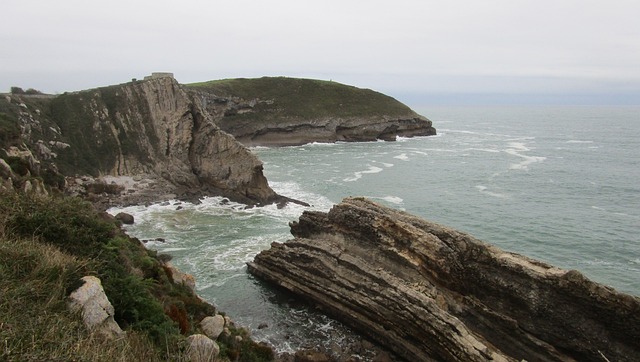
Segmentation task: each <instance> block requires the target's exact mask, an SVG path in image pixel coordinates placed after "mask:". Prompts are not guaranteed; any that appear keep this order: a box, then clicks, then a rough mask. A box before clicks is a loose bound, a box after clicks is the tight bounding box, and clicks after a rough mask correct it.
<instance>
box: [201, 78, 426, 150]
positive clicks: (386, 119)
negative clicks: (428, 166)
mask: <svg viewBox="0 0 640 362" xmlns="http://www.w3.org/2000/svg"><path fill="white" fill-rule="evenodd" d="M301 81H304V80H301ZM189 92H190V93H191V94H193V96H194V98H197V99H199V100H200V101H201V103H202V104H203V105H204V106H205V108H206V109H207V111H208V112H209V114H211V115H212V117H213V120H214V122H215V123H216V125H218V126H219V127H220V128H221V129H222V130H224V131H225V132H228V133H230V134H232V135H233V136H234V137H235V138H236V139H237V140H238V141H240V142H241V143H242V144H244V145H245V146H249V147H254V146H295V145H302V144H306V143H313V142H321V143H333V142H338V141H343V142H368V141H376V140H384V141H395V140H396V138H397V137H414V136H432V135H435V134H436V129H435V128H434V127H433V125H432V122H431V121H430V120H428V119H427V118H425V117H423V116H420V115H419V114H417V113H415V112H414V111H412V110H411V109H409V108H408V107H406V106H404V105H403V107H405V108H406V111H404V112H402V113H401V114H397V112H396V114H393V115H385V114H384V113H381V114H377V115H358V116H346V115H341V114H340V113H341V112H340V111H341V110H339V109H335V110H334V109H329V110H327V111H326V112H324V113H328V114H329V115H320V116H316V117H312V116H304V117H303V116H297V115H295V114H290V112H289V110H288V109H286V108H281V107H277V106H276V105H277V101H274V100H272V99H269V100H261V99H260V98H255V99H243V98H239V97H229V96H219V95H216V94H215V93H214V92H213V91H211V90H206V89H194V88H189ZM292 92H293V91H292ZM292 96H294V95H293V93H292ZM306 102H309V103H310V104H309V105H310V106H314V104H313V102H314V100H313V99H308V100H306ZM395 102H397V101H395ZM397 103H398V104H400V103H399V102H397ZM301 107H304V104H303V105H301ZM336 107H338V106H336ZM332 111H333V113H335V114H333V115H331V113H332ZM238 115H242V117H238Z"/></svg>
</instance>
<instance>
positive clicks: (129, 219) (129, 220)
mask: <svg viewBox="0 0 640 362" xmlns="http://www.w3.org/2000/svg"><path fill="white" fill-rule="evenodd" d="M115 218H116V220H120V221H121V222H122V223H123V224H127V225H131V224H133V222H134V219H133V215H131V214H127V213H126V212H119V213H118V214H117V215H116V216H115Z"/></svg>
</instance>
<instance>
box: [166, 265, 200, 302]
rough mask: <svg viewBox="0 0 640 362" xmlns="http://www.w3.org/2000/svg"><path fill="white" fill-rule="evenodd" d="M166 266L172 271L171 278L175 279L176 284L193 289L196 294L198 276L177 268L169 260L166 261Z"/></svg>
mask: <svg viewBox="0 0 640 362" xmlns="http://www.w3.org/2000/svg"><path fill="white" fill-rule="evenodd" d="M164 266H165V267H166V268H167V269H168V270H169V272H170V273H171V280H173V282H174V283H175V284H182V285H184V286H186V287H188V288H189V289H191V291H192V292H193V293H194V294H195V292H196V278H194V277H193V275H191V274H188V273H185V272H183V271H181V270H180V269H178V268H176V267H175V266H174V265H173V264H171V263H170V262H169V261H167V262H165V263H164Z"/></svg>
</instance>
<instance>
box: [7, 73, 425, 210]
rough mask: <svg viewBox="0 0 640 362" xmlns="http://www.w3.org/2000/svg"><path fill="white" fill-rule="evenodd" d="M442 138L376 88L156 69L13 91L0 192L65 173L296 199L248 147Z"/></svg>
mask: <svg viewBox="0 0 640 362" xmlns="http://www.w3.org/2000/svg"><path fill="white" fill-rule="evenodd" d="M432 134H435V129H434V128H433V127H432V125H431V121H429V120H428V119H426V118H424V117H422V116H420V115H418V114H416V113H415V112H413V111H412V110H411V109H409V108H408V107H407V106H405V105H404V104H402V103H400V102H398V101H397V100H395V99H393V98H391V97H388V96H385V95H383V94H380V93H378V92H374V91H371V90H367V89H359V88H356V87H351V86H346V85H342V84H339V83H335V82H327V81H317V80H309V79H292V78H283V77H279V78H260V79H235V80H222V81H213V82H206V83H199V84H192V85H188V86H184V85H180V84H178V83H177V82H176V80H175V79H174V78H173V76H172V75H171V74H170V73H154V74H153V75H152V76H149V77H145V79H144V80H141V81H139V80H133V81H132V82H128V83H125V84H120V85H114V86H108V87H101V88H96V89H90V90H85V91H80V92H73V93H64V94H61V95H44V94H40V93H39V92H20V93H19V94H5V95H3V96H2V97H1V98H0V158H1V160H0V181H2V182H1V183H0V188H11V187H13V188H18V189H22V190H34V189H35V190H40V191H38V192H44V191H43V190H45V185H46V186H48V187H54V188H61V189H62V188H64V184H65V182H64V177H62V176H63V175H64V176H74V175H92V176H94V177H97V176H105V175H111V176H139V177H140V176H143V177H145V178H147V177H148V178H150V179H153V178H155V179H159V180H164V181H166V182H169V183H171V184H172V185H173V186H175V187H176V188H177V189H178V190H181V191H179V192H182V193H188V194H189V195H191V197H197V196H198V195H224V196H227V197H229V198H232V199H234V200H235V201H240V202H243V203H246V204H265V203H271V202H282V201H291V200H289V199H287V198H286V197H281V196H279V195H276V193H275V192H274V191H273V190H272V189H271V188H270V187H269V185H268V182H267V180H266V178H265V177H264V175H263V173H262V163H261V162H260V161H259V160H258V159H257V158H256V156H254V155H253V154H252V153H251V152H250V151H249V150H248V149H247V148H245V146H255V145H279V146H280V145H298V144H304V143H308V142H335V141H373V140H378V139H382V140H395V139H396V137H397V136H417V135H432ZM238 141H239V142H238ZM76 180H77V179H76ZM166 182H165V183H166ZM9 184H13V186H11V185H9ZM129 191H131V190H129ZM165 191H166V188H165ZM158 192H160V191H158ZM179 192H178V193H179ZM151 196H153V194H151ZM130 199H131V198H130ZM133 200H135V199H133ZM129 202H135V201H129Z"/></svg>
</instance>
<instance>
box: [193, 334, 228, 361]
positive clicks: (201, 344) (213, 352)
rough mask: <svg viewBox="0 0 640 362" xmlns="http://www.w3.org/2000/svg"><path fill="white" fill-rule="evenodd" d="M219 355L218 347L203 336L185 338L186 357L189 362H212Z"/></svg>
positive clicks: (194, 335) (195, 335)
mask: <svg viewBox="0 0 640 362" xmlns="http://www.w3.org/2000/svg"><path fill="white" fill-rule="evenodd" d="M219 354H220V347H219V346H218V344H217V343H216V342H215V341H213V340H212V339H211V338H209V337H207V336H205V335H203V334H193V335H190V336H189V337H187V356H188V358H189V361H191V362H213V361H215V360H216V358H217V357H218V355H219Z"/></svg>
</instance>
